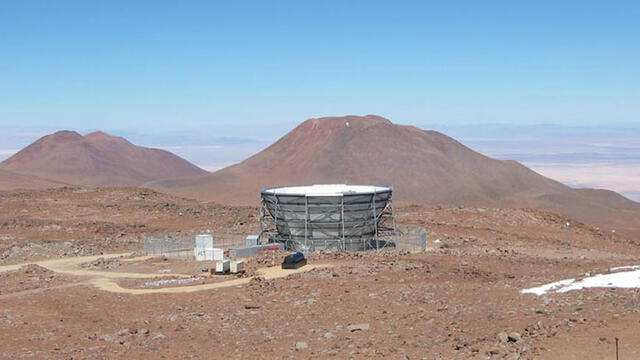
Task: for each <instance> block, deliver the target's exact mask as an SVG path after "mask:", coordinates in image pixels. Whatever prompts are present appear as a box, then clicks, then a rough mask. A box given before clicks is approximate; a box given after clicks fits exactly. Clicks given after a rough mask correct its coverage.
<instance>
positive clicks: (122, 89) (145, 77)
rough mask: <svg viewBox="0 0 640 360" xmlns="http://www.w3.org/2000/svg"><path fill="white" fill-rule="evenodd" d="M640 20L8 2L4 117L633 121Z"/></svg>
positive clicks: (622, 15) (259, 123)
mask: <svg viewBox="0 0 640 360" xmlns="http://www.w3.org/2000/svg"><path fill="white" fill-rule="evenodd" d="M639 18H640V3H639V2H633V1H628V2H615V1H597V2H595V1H594V2H592V1H548V2H547V1H532V2H526V3H525V2H520V1H468V2H456V1H451V2H448V1H447V2H444V1H437V2H435V1H434V2H429V1H417V2H388V1H386V2H376V1H316V2H311V1H254V2H252V1H157V0H154V1H142V0H137V1H91V0H82V1H64V0H60V1H2V2H0V79H2V80H1V81H0V126H1V127H3V128H12V127H16V128H17V127H23V128H25V127H34V128H38V127H40V128H42V127H46V128H82V129H84V128H101V129H105V130H111V129H125V130H126V129H128V130H138V131H140V130H141V131H145V130H148V131H164V130H176V129H180V130H189V129H193V130H197V129H207V130H210V131H214V132H215V131H219V132H221V133H224V132H225V131H226V129H227V128H229V129H235V130H236V131H240V132H241V129H242V128H243V127H247V128H251V129H254V130H255V129H264V130H265V131H268V129H270V128H272V127H276V128H277V127H278V126H280V127H286V126H289V125H288V124H294V123H297V122H299V121H302V120H304V119H306V118H309V117H317V116H325V115H341V114H369V113H374V114H380V115H383V116H386V117H388V118H390V119H392V120H394V121H396V122H400V123H410V124H418V125H420V124H429V123H438V124H443V123H444V124H481V123H487V122H489V123H509V124H537V123H552V124H590V125H605V124H609V123H618V124H633V123H637V122H638V118H639V115H640V101H639V100H640V97H639V95H640V67H639V66H638V64H640V41H639V40H638V38H639V36H640V21H638V19H639ZM283 124H284V125H283ZM238 129H240V130H238Z"/></svg>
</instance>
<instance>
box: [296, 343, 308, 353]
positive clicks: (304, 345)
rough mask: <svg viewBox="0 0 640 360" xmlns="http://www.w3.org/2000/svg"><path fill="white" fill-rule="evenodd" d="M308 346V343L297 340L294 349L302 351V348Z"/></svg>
mask: <svg viewBox="0 0 640 360" xmlns="http://www.w3.org/2000/svg"><path fill="white" fill-rule="evenodd" d="M308 347H309V344H307V343H306V342H304V341H298V342H297V343H296V351H302V350H305V349H307V348H308Z"/></svg>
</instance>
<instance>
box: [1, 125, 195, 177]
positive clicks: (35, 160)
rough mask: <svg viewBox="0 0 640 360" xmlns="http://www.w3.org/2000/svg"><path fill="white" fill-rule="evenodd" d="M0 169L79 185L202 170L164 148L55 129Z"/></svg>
mask: <svg viewBox="0 0 640 360" xmlns="http://www.w3.org/2000/svg"><path fill="white" fill-rule="evenodd" d="M0 169H3V170H7V171H10V172H13V173H18V174H22V175H32V176H36V177H39V178H43V179H48V180H52V181H55V182H63V183H67V184H73V185H82V186H137V185H141V184H144V183H146V182H149V181H153V180H159V179H169V178H179V177H191V176H198V175H204V174H207V172H206V171H204V170H202V169H200V168H198V167H197V166H195V165H193V164H191V163H189V162H188V161H186V160H184V159H182V158H180V157H178V156H176V155H174V154H172V153H170V152H168V151H164V150H160V149H151V148H145V147H141V146H136V145H134V144H132V143H130V142H129V141H127V140H126V139H124V138H122V137H116V136H111V135H109V134H106V133H104V132H93V133H90V134H87V135H85V136H82V135H80V134H79V133H77V132H75V131H58V132H56V133H54V134H51V135H47V136H44V137H42V138H40V139H38V140H37V141H36V142H34V143H33V144H31V145H29V146H27V147H26V148H24V149H22V150H21V151H19V152H18V153H16V154H15V155H13V156H12V157H10V158H9V159H7V160H5V161H4V162H2V163H0Z"/></svg>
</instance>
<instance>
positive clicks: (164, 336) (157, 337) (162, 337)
mask: <svg viewBox="0 0 640 360" xmlns="http://www.w3.org/2000/svg"><path fill="white" fill-rule="evenodd" d="M166 338H167V336H166V335H165V334H163V333H158V334H157V335H156V336H154V337H153V340H164V339H166Z"/></svg>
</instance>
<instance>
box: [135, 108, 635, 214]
mask: <svg viewBox="0 0 640 360" xmlns="http://www.w3.org/2000/svg"><path fill="white" fill-rule="evenodd" d="M311 183H354V184H359V183H364V184H378V185H393V186H394V187H395V192H394V198H395V199H396V200H398V201H401V202H406V203H418V204H463V203H464V204H478V205H491V206H515V207H532V208H543V209H552V210H555V211H557V212H560V213H563V214H566V215H568V216H573V217H576V218H578V219H582V220H585V221H594V220H602V219H603V217H604V218H607V219H609V218H610V219H611V220H612V221H613V222H617V221H623V222H624V223H627V222H628V221H631V222H633V221H636V222H638V223H639V224H638V225H639V226H640V220H637V217H638V215H639V214H640V212H639V211H640V204H638V203H635V202H633V201H631V200H628V199H626V198H624V197H622V196H621V195H618V194H617V193H614V192H611V191H606V190H598V191H595V190H575V189H571V188H569V187H567V186H565V185H563V184H561V183H559V182H557V181H554V180H551V179H549V178H546V177H544V176H542V175H540V174H538V173H536V172H534V171H532V170H530V169H529V168H527V167H525V166H523V165H522V164H520V163H518V162H516V161H503V160H496V159H492V158H489V157H487V156H484V155H482V154H480V153H478V152H475V151H473V150H472V149H470V148H468V147H466V146H464V145H463V144H461V143H459V142H458V141H456V140H454V139H452V138H450V137H448V136H446V135H444V134H441V133H439V132H436V131H426V130H422V129H419V128H416V127H414V126H405V125H396V124H393V123H392V122H391V121H390V120H388V119H386V118H383V117H381V116H376V115H367V116H354V115H350V116H343V117H325V118H314V119H309V120H306V121H304V122H303V123H301V124H300V125H299V126H298V127H296V128H295V129H294V130H292V131H291V132H289V133H288V134H286V135H285V136H283V137H282V138H280V139H279V140H278V141H276V142H275V143H274V144H272V145H271V146H269V147H268V148H266V149H265V150H263V151H261V152H259V153H257V154H256V155H254V156H252V157H250V158H248V159H247V160H245V161H243V162H241V163H239V164H236V165H233V166H230V167H227V168H224V169H221V170H219V171H217V172H215V173H212V174H209V175H206V176H198V177H194V178H184V179H176V180H160V181H155V182H150V183H148V184H147V185H146V186H149V187H152V188H154V189H157V190H159V191H165V192H170V193H174V194H179V195H182V196H188V197H194V198H198V199H202V200H212V201H217V202H222V203H226V204H230V205H245V204H257V203H258V201H259V191H260V189H262V188H264V187H268V186H279V185H292V184H311ZM614 214H615V216H614ZM634 217H636V220H634Z"/></svg>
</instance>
